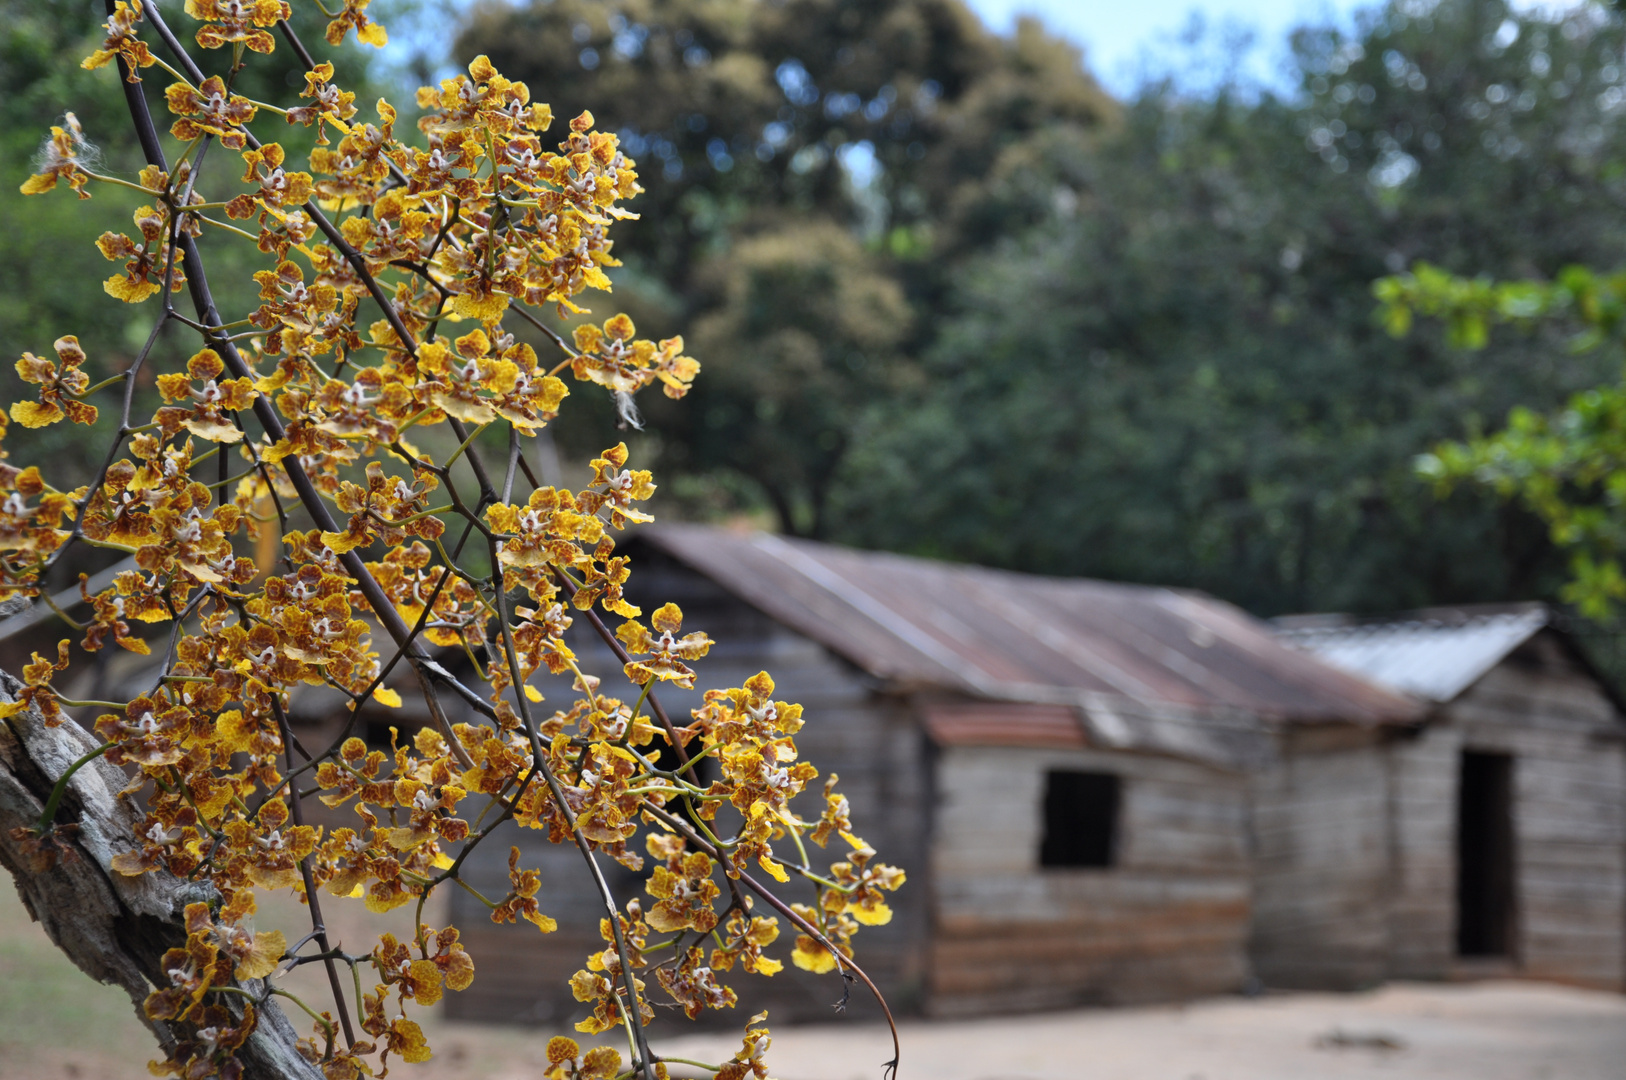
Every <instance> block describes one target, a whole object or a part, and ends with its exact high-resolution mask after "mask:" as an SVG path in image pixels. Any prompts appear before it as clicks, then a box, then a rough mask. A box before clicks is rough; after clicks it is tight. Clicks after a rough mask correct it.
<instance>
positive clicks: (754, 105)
mask: <svg viewBox="0 0 1626 1080" xmlns="http://www.w3.org/2000/svg"><path fill="white" fill-rule="evenodd" d="M482 53H484V54H487V55H489V56H490V57H491V59H492V61H493V62H494V63H495V64H496V65H497V66H498V68H500V69H501V70H502V71H504V72H506V73H509V74H511V75H512V76H513V77H516V78H522V79H524V80H526V82H527V83H528V84H529V85H530V87H531V91H532V93H533V94H534V95H536V96H537V97H539V98H541V99H542V100H545V101H550V102H555V103H569V106H568V107H569V108H571V109H575V108H577V107H579V106H581V105H586V106H587V107H589V108H591V109H592V111H593V113H594V115H595V117H596V119H597V120H598V122H599V124H600V125H602V126H604V127H607V128H611V129H615V130H618V131H619V132H620V133H621V138H622V140H623V144H624V145H625V147H626V148H627V150H628V152H629V153H630V154H632V155H633V156H634V157H635V158H637V159H638V160H639V161H640V162H642V163H643V168H644V174H645V176H646V177H648V178H649V180H648V181H647V182H646V183H645V185H644V186H645V187H646V188H647V189H648V190H647V191H646V192H645V194H643V195H642V196H640V197H639V203H638V208H639V209H640V210H641V211H642V212H643V213H644V214H645V215H646V216H647V217H648V218H649V219H650V224H648V225H647V226H645V227H642V228H639V229H635V230H628V232H627V239H625V240H621V241H618V244H617V249H616V255H617V256H618V257H621V258H624V259H625V260H626V262H627V267H626V269H625V271H624V272H623V273H622V274H621V275H619V276H618V278H617V281H618V287H619V288H621V289H622V290H624V292H625V293H629V294H631V295H630V296H626V295H623V296H620V297H618V300H619V301H620V302H621V303H622V304H624V305H626V306H627V308H628V310H629V311H631V312H633V313H634V315H635V317H637V318H638V319H639V322H640V323H643V322H644V321H646V320H647V319H654V320H656V321H657V322H658V324H659V325H658V327H656V328H655V329H658V331H659V332H660V333H663V334H664V333H669V332H675V331H678V330H681V329H687V330H689V331H690V333H691V336H692V337H694V338H695V340H694V341H693V342H692V344H693V345H694V346H695V348H697V349H702V350H703V351H704V352H705V354H706V359H705V361H704V363H705V365H706V371H707V377H706V378H705V379H704V380H702V382H701V383H697V384H696V387H695V390H694V393H693V395H692V397H691V398H690V399H689V400H688V401H687V402H685V404H684V407H683V408H682V409H671V410H661V411H659V412H657V413H656V414H655V415H654V416H653V417H652V419H653V420H654V421H655V425H656V427H657V428H658V429H659V431H660V434H661V438H662V446H663V449H664V451H665V452H664V453H663V464H664V465H665V467H666V468H667V469H668V472H669V473H670V472H671V471H672V470H674V469H676V470H679V471H680V472H681V473H682V474H683V475H684V478H685V482H684V483H680V484H679V485H677V486H678V487H679V488H680V489H681V490H686V491H689V492H700V493H709V494H710V496H712V497H716V498H721V499H722V500H723V501H724V502H725V503H738V502H740V501H742V500H743V501H744V502H745V503H746V504H756V505H766V506H768V507H771V508H772V510H773V511H774V513H775V515H776V517H777V519H778V521H779V524H780V526H781V527H782V528H783V529H785V530H787V531H790V532H800V533H808V534H813V535H828V534H829V528H828V524H829V523H828V507H829V503H830V500H831V498H832V496H833V490H834V485H835V483H836V478H837V477H838V476H839V475H840V474H841V471H842V470H843V468H844V467H845V463H846V461H847V458H848V456H849V454H850V451H851V448H852V447H853V446H854V445H855V442H856V439H857V438H858V434H859V428H860V426H861V418H862V417H863V416H864V415H866V414H867V413H868V412H869V411H870V410H871V408H872V407H873V406H875V405H878V404H880V403H881V402H886V401H897V400H900V395H901V394H903V393H904V392H905V388H907V387H910V386H912V385H915V384H916V382H917V380H915V379H913V377H912V375H911V371H912V369H913V367H914V366H915V363H916V360H917V358H918V357H919V356H920V355H921V354H922V353H923V350H924V349H925V347H926V346H927V345H928V344H929V343H930V341H931V340H932V338H933V336H934V333H935V328H934V327H933V326H932V325H931V322H932V320H931V319H930V318H921V317H920V314H921V313H924V312H930V311H931V310H933V309H934V308H935V307H937V306H938V305H939V304H940V302H941V300H942V298H943V296H945V295H946V293H947V292H948V291H949V290H950V288H951V287H952V277H951V275H950V274H949V272H948V271H949V268H950V266H951V265H952V264H954V263H955V262H958V261H962V260H965V259H967V258H969V257H971V253H973V252H979V251H986V250H988V249H989V247H990V246H991V245H992V243H993V242H994V241H995V240H997V238H998V237H1000V236H1002V235H1009V234H1011V233H1013V232H1015V231H1018V230H1019V229H1020V228H1023V227H1026V226H1028V225H1029V224H1031V223H1032V222H1031V221H1029V220H1024V219H1021V218H1020V217H1019V215H1020V212H1021V210H1022V207H1021V206H1020V205H1019V204H1018V203H1016V202H1014V201H1011V200H1007V201H1006V202H1005V203H1003V204H999V205H997V206H996V205H995V203H994V202H993V201H992V200H990V198H989V197H988V194H987V192H986V190H985V188H986V185H987V184H988V182H989V180H990V178H991V177H992V176H993V175H995V173H996V172H997V171H998V170H999V169H1001V168H1002V167H1005V166H1004V165H1003V163H1005V162H1008V161H1014V160H1019V159H1020V158H1022V157H1023V156H1024V155H1025V154H1027V153H1028V150H1027V147H1028V145H1029V144H1030V143H1032V142H1033V141H1034V140H1045V139H1051V138H1054V137H1056V135H1057V133H1059V132H1068V133H1071V134H1072V135H1073V136H1074V137H1075V138H1079V139H1087V138H1088V137H1089V136H1090V134H1091V133H1093V132H1096V131H1098V130H1100V129H1101V128H1102V127H1103V125H1104V124H1105V123H1106V122H1107V121H1108V120H1109V119H1110V118H1111V117H1112V116H1114V115H1115V114H1116V112H1117V107H1116V105H1115V103H1114V102H1112V101H1111V100H1110V99H1109V98H1108V97H1107V96H1106V95H1105V94H1104V93H1103V92H1102V91H1101V90H1100V88H1099V87H1098V86H1097V85H1096V84H1095V82H1094V80H1093V79H1092V78H1091V77H1090V76H1089V75H1088V74H1087V73H1086V72H1085V71H1084V68H1083V65H1082V63H1081V61H1080V58H1079V55H1078V52H1077V50H1076V49H1073V48H1071V47H1070V46H1068V45H1066V44H1065V43H1064V42H1062V41H1060V40H1059V39H1056V38H1053V37H1051V36H1049V35H1047V34H1046V33H1045V32H1044V30H1043V29H1042V28H1041V27H1040V26H1039V24H1038V23H1037V22H1034V21H1032V20H1027V21H1024V22H1022V23H1021V24H1020V27H1019V29H1018V31H1017V32H1016V34H1015V35H1014V36H1013V37H1011V38H1001V37H998V36H996V35H994V34H992V33H990V32H989V31H988V30H987V29H986V28H985V27H983V25H982V24H981V22H980V21H979V20H978V19H977V18H976V16H975V15H973V14H972V13H971V12H970V11H969V10H968V9H967V8H966V7H965V5H964V4H963V3H961V2H960V0H785V2H783V3H759V2H756V0H608V2H600V0H551V2H537V3H532V4H529V5H528V6H518V7H510V6H506V5H498V4H484V5H481V6H478V7H476V8H475V9H474V11H473V13H472V15H471V17H470V20H469V23H468V25H467V28H466V29H465V31H464V32H463V34H462V35H461V36H460V37H459V38H458V41H457V46H456V55H457V59H458V61H459V62H460V63H464V64H466V63H467V62H468V61H469V60H471V59H472V58H473V57H474V56H477V55H479V54H482ZM561 107H562V106H561ZM655 223H659V224H655ZM776 328H777V329H776ZM566 437H569V432H566ZM582 437H586V436H582Z"/></svg>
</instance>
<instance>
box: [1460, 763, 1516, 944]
mask: <svg viewBox="0 0 1626 1080" xmlns="http://www.w3.org/2000/svg"><path fill="white" fill-rule="evenodd" d="M1513 933H1514V912H1513V758H1512V757H1511V756H1510V755H1508V754H1487V753H1481V752H1479V751H1475V750H1465V751H1463V754H1462V782H1461V785H1460V787H1459V789H1458V795H1457V955H1459V956H1504V957H1511V956H1512V955H1513Z"/></svg>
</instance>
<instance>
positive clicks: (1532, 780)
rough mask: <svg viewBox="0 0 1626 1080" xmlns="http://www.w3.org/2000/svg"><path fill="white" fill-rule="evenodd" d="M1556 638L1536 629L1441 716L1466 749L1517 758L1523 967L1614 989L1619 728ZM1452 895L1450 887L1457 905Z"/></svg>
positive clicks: (1623, 776)
mask: <svg viewBox="0 0 1626 1080" xmlns="http://www.w3.org/2000/svg"><path fill="white" fill-rule="evenodd" d="M1558 646H1559V642H1558V640H1557V639H1556V638H1555V637H1554V636H1553V635H1551V634H1547V633H1544V634H1543V635H1541V636H1539V637H1537V638H1536V639H1534V640H1533V641H1531V642H1530V643H1528V644H1527V645H1525V646H1524V647H1522V648H1521V649H1520V650H1519V651H1518V652H1516V653H1515V654H1514V655H1513V656H1512V657H1510V658H1509V659H1508V660H1505V661H1503V663H1501V664H1500V665H1498V666H1497V667H1496V668H1494V669H1493V670H1492V671H1491V672H1490V673H1489V674H1488V675H1486V676H1485V677H1484V678H1483V679H1481V680H1480V681H1479V682H1478V683H1477V684H1475V685H1474V686H1473V687H1472V688H1471V689H1470V690H1469V691H1468V692H1467V693H1466V694H1464V695H1463V696H1462V697H1461V698H1459V699H1458V700H1457V701H1455V702H1453V703H1452V704H1451V705H1450V706H1448V707H1447V708H1446V710H1445V719H1446V721H1447V722H1448V723H1449V724H1450V725H1451V726H1452V727H1454V728H1456V729H1457V730H1459V731H1460V732H1461V745H1462V746H1463V747H1464V748H1466V749H1471V750H1490V751H1499V752H1504V753H1511V754H1512V755H1513V756H1514V767H1513V768H1514V773H1513V775H1514V796H1513V800H1514V805H1513V816H1514V834H1515V846H1516V851H1515V872H1516V875H1517V892H1516V898H1515V905H1516V909H1517V921H1518V927H1519V933H1518V955H1517V957H1516V958H1515V960H1516V964H1517V967H1518V970H1519V971H1520V973H1522V974H1524V975H1528V976H1531V977H1535V978H1544V979H1554V980H1558V981H1563V982H1568V983H1573V984H1576V985H1581V986H1593V987H1599V988H1607V989H1614V990H1619V989H1623V988H1626V941H1623V937H1626V752H1623V746H1622V741H1621V740H1622V735H1623V730H1626V729H1623V727H1622V725H1621V722H1620V719H1619V718H1618V716H1617V715H1616V714H1615V711H1614V707H1613V705H1612V704H1611V703H1610V702H1609V700H1608V699H1607V698H1606V697H1605V695H1604V694H1603V693H1602V692H1601V690H1600V689H1599V688H1598V687H1597V685H1596V684H1595V683H1594V682H1593V681H1592V680H1591V678H1590V677H1589V676H1587V675H1586V674H1585V673H1583V672H1581V671H1580V670H1579V669H1578V668H1577V667H1576V666H1575V665H1574V663H1573V662H1572V661H1571V660H1570V659H1569V658H1568V656H1567V654H1565V653H1564V652H1563V651H1562V650H1561V649H1560V648H1559V647H1558ZM1451 805H1452V807H1453V808H1454V806H1455V799H1454V798H1453V799H1452V801H1451ZM1453 840H1454V834H1453ZM1454 896H1455V890H1454V888H1453V890H1451V894H1450V899H1451V902H1452V903H1453V904H1454ZM1453 930H1454V928H1453ZM1448 944H1454V942H1448Z"/></svg>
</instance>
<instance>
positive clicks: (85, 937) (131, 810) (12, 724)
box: [0, 671, 322, 1080]
mask: <svg viewBox="0 0 1626 1080" xmlns="http://www.w3.org/2000/svg"><path fill="white" fill-rule="evenodd" d="M21 690H22V684H21V683H19V682H18V681H17V680H16V679H15V678H13V677H12V676H11V674H10V673H8V672H5V671H0V698H4V699H5V700H8V701H13V700H16V697H15V695H16V694H17V693H18V692H19V691H21ZM96 746H97V742H96V740H95V739H93V738H92V737H91V736H90V735H89V734H88V733H87V732H86V731H85V730H84V729H83V728H81V727H79V725H77V724H75V723H73V722H72V721H67V722H65V723H63V724H62V725H61V726H60V727H55V728H49V727H46V726H45V723H44V720H43V719H42V718H41V717H40V715H39V714H38V713H37V712H35V711H34V710H32V709H30V710H26V711H24V712H21V713H18V714H17V715H15V716H12V717H9V718H7V719H5V720H3V721H0V866H4V867H5V868H6V869H7V870H9V871H11V874H12V877H13V878H14V879H15V880H16V883H17V892H18V894H19V895H20V896H21V897H22V901H23V904H24V906H26V907H27V908H28V911H29V914H30V915H32V916H33V917H34V920H35V921H36V922H38V923H39V924H40V925H41V926H43V927H44V928H45V932H46V933H47V934H48V935H50V938H51V940H52V941H53V942H55V943H56V946H57V947H58V948H59V949H61V950H62V951H63V953H65V954H66V955H67V957H68V958H69V959H70V960H72V961H73V962H74V963H75V964H77V965H78V966H79V969H80V970H81V971H83V972H85V974H87V975H89V976H90V977H91V978H93V979H95V980H97V981H98V982H103V983H112V984H116V985H118V986H120V987H122V988H123V989H124V991H125V993H127V994H129V995H130V1001H131V1003H132V1004H133V1005H134V1006H135V1011H136V1016H137V1017H138V1018H140V1020H141V1022H142V1024H143V1025H144V1026H146V1027H148V1028H149V1029H151V1030H152V1032H153V1036H154V1038H155V1039H156V1040H157V1042H158V1044H159V1045H161V1046H164V1047H166V1048H167V1047H168V1046H169V1045H171V1044H172V1042H173V1040H174V1038H175V1034H174V1032H172V1031H171V1030H170V1028H169V1025H167V1024H163V1023H153V1022H150V1021H148V1020H147V1019H146V1017H145V1014H144V1013H143V1011H142V1002H143V1001H144V1000H145V999H146V997H147V995H148V994H149V993H150V992H151V991H152V990H153V989H154V988H156V987H158V986H167V985H169V980H168V978H167V977H165V976H164V974H163V971H162V970H161V964H160V959H161V958H162V956H163V955H164V951H165V950H166V949H170V948H176V947H182V946H184V945H185V944H186V931H185V929H184V927H183V923H182V912H183V911H184V909H185V907H186V905H187V904H189V903H194V902H196V901H199V900H207V899H209V898H210V895H211V893H212V890H211V889H209V887H208V886H204V885H199V884H197V883H193V882H188V881H183V880H182V879H180V878H177V877H175V876H173V875H171V874H169V873H167V872H164V873H152V874H143V875H142V876H140V877H133V878H132V877H125V876H124V875H122V874H118V873H115V872H114V871H113V870H112V869H111V863H112V860H113V856H114V855H116V854H118V853H119V852H120V851H124V850H128V849H130V848H131V847H132V846H133V845H132V844H131V842H130V841H129V840H128V839H127V838H128V837H130V836H131V835H132V831H133V828H134V826H135V825H136V823H137V822H139V821H140V820H141V815H139V814H138V813H137V812H136V810H135V807H134V806H133V805H132V804H131V802H130V800H129V798H128V797H121V796H120V795H119V792H120V791H121V790H122V789H123V788H124V786H125V784H126V783H127V779H128V778H127V777H126V776H125V775H124V773H123V772H121V771H120V770H119V769H118V768H117V767H115V766H113V765H110V764H108V763H107V762H106V761H103V760H102V759H100V758H97V759H96V760H94V761H91V762H89V763H88V764H86V765H85V766H83V767H82V768H80V769H79V771H78V772H76V773H74V774H73V777H72V779H70V780H69V781H68V788H67V793H66V795H65V797H64V799H63V802H62V805H61V808H60V809H59V810H58V812H57V821H58V822H59V823H72V824H73V825H75V826H77V831H76V832H75V833H74V834H72V836H71V839H70V840H68V841H67V843H66V844H65V846H64V847H63V849H62V853H61V855H60V857H58V858H57V859H56V860H55V863H54V865H52V866H50V867H49V868H44V869H42V868H40V867H39V866H38V865H37V864H36V860H34V859H33V858H32V857H31V856H30V855H29V853H28V852H26V851H24V850H23V848H22V846H21V844H20V843H19V842H18V841H17V840H14V839H12V836H11V833H12V830H13V829H17V828H26V827H31V826H33V825H35V824H36V823H37V822H38V821H39V818H40V813H41V811H42V810H43V808H44V806H45V803H46V800H47V799H48V798H49V797H50V793H51V789H52V788H53V787H54V786H55V784H56V781H57V780H58V778H60V777H61V776H62V774H63V773H64V772H66V771H67V769H68V767H69V766H70V765H71V764H73V762H75V761H77V760H78V759H79V758H81V757H83V756H84V755H85V754H86V753H87V752H88V751H91V750H94V749H95V748H96ZM242 986H243V988H244V989H245V990H248V991H249V992H250V993H252V994H254V996H255V997H256V999H258V998H259V996H260V990H261V986H260V983H259V982H258V981H257V980H250V981H247V982H245V983H243V984H242ZM221 996H222V997H225V998H228V999H229V1003H230V1006H231V1007H232V1008H233V1011H234V1012H235V1011H237V1010H238V1008H239V1006H238V1005H237V1004H236V1003H237V1002H238V1001H240V1000H241V999H240V998H238V996H237V995H221ZM256 1012H257V1013H258V1014H259V1024H258V1027H257V1028H256V1029H255V1031H254V1034H253V1035H251V1036H250V1037H249V1040H248V1042H247V1044H246V1045H245V1046H244V1047H243V1048H242V1050H241V1051H239V1053H238V1057H239V1060H241V1061H242V1063H243V1066H244V1071H243V1080H321V1077H322V1074H321V1072H320V1071H319V1070H318V1069H317V1068H316V1067H315V1066H313V1065H311V1064H310V1063H309V1062H308V1061H306V1060H305V1059H304V1058H303V1057H301V1056H300V1055H299V1052H298V1050H297V1049H296V1046H295V1044H296V1041H297V1039H298V1036H297V1034H296V1033H295V1031H294V1028H293V1025H291V1024H290V1023H289V1022H288V1019H287V1017H286V1016H284V1015H283V1013H282V1012H281V1010H279V1009H278V1008H277V1006H276V1004H275V1003H274V1002H271V1001H266V1002H265V1003H264V1004H262V1005H257V1006H256Z"/></svg>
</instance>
